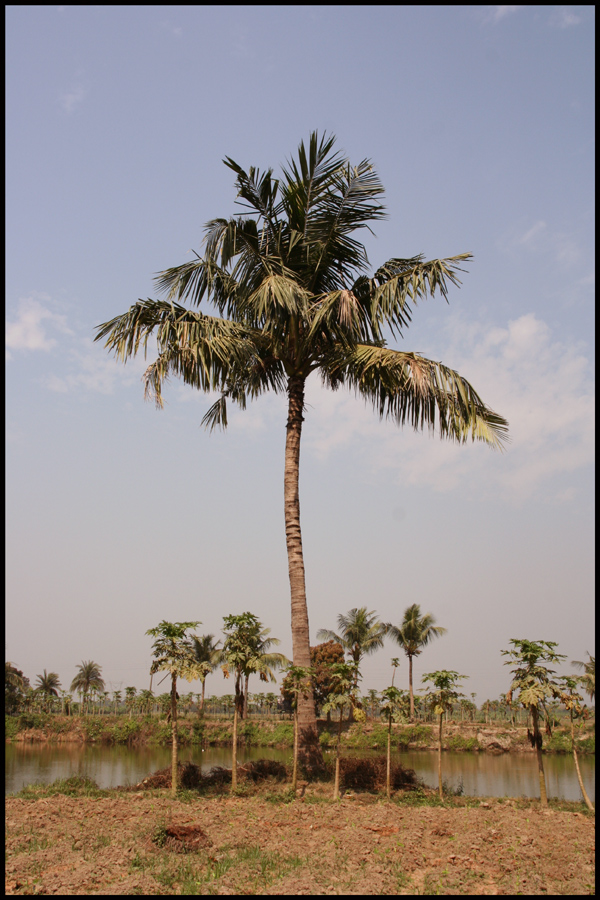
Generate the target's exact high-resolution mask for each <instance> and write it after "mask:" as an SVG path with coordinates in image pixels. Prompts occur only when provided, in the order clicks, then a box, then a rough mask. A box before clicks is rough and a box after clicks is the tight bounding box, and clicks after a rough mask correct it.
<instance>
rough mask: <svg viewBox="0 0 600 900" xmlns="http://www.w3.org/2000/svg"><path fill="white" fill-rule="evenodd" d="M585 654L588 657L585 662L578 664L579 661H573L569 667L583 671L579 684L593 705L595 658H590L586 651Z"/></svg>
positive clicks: (594, 694)
mask: <svg viewBox="0 0 600 900" xmlns="http://www.w3.org/2000/svg"><path fill="white" fill-rule="evenodd" d="M585 652H586V653H587V655H588V661H587V662H580V660H578V659H574V660H573V662H572V663H571V665H572V666H576V668H578V669H583V670H584V672H585V674H584V675H581V676H580V677H579V683H580V684H581V686H582V687H583V689H584V691H585V692H586V694H587V695H588V696H589V698H590V701H591V702H592V703H593V702H594V697H595V696H596V657H595V656H592V655H591V654H590V653H589V652H588V651H587V650H586V651H585Z"/></svg>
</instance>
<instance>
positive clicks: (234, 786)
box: [231, 703, 238, 793]
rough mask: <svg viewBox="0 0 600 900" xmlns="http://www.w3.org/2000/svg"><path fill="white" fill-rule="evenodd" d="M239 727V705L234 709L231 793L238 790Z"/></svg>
mask: <svg viewBox="0 0 600 900" xmlns="http://www.w3.org/2000/svg"><path fill="white" fill-rule="evenodd" d="M237 726H238V705H237V703H236V704H235V705H234V707H233V749H232V751H231V793H233V792H234V791H236V790H237Z"/></svg>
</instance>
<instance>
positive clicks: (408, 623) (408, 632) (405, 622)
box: [385, 603, 447, 721]
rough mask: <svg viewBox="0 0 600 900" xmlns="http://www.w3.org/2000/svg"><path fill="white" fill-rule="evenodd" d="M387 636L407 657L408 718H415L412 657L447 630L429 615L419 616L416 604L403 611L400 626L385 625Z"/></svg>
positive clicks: (418, 654)
mask: <svg viewBox="0 0 600 900" xmlns="http://www.w3.org/2000/svg"><path fill="white" fill-rule="evenodd" d="M385 627H386V632H387V634H388V635H389V636H390V637H391V638H392V639H393V640H395V641H396V643H397V644H398V645H399V646H400V647H402V649H403V650H404V652H405V653H406V655H407V656H408V690H409V693H410V718H411V721H412V720H413V719H414V717H415V698H414V694H413V657H414V656H420V654H421V653H422V652H423V647H426V646H427V644H429V643H430V641H432V640H433V639H434V638H437V637H441V636H442V635H443V634H446V631H447V629H446V628H442V627H441V626H440V625H436V624H435V619H434V617H433V616H432V615H431V613H426V614H425V615H424V616H422V615H421V607H420V606H419V604H418V603H413V604H412V606H409V607H407V608H406V609H405V610H404V618H403V619H402V622H401V623H400V625H398V626H396V625H391V624H389V623H388V624H387V625H386V626H385Z"/></svg>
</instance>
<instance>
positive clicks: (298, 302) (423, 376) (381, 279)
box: [96, 132, 507, 764]
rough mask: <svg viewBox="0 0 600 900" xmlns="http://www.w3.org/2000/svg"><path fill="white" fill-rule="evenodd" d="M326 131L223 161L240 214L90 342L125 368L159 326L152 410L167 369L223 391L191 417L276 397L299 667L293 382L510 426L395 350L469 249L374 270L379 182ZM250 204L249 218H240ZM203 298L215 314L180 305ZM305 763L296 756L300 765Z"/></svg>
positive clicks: (454, 432) (467, 389) (470, 422)
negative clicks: (280, 401)
mask: <svg viewBox="0 0 600 900" xmlns="http://www.w3.org/2000/svg"><path fill="white" fill-rule="evenodd" d="M334 143H335V137H333V136H325V135H324V136H322V137H321V138H319V136H318V134H317V133H316V132H314V133H313V134H311V136H310V140H309V143H308V147H306V146H305V145H304V142H302V143H301V144H300V146H299V149H298V157H297V160H291V161H290V162H289V164H288V165H287V167H284V168H283V172H282V177H281V179H275V178H273V177H272V174H273V173H272V170H271V169H269V170H268V171H266V172H263V173H261V172H260V171H259V170H258V169H255V168H253V167H251V168H250V169H249V170H248V172H246V171H244V169H242V168H241V166H239V165H238V164H237V163H236V162H234V161H233V160H232V159H230V158H228V157H227V158H226V159H225V160H224V162H225V164H226V165H227V166H228V167H229V168H230V169H232V170H233V172H235V174H236V186H237V189H238V197H239V198H240V202H241V203H242V204H243V205H244V206H245V207H246V211H247V212H246V214H244V215H238V216H235V217H230V218H228V219H226V218H220V219H214V220H212V221H210V222H209V223H208V224H207V226H206V242H205V252H204V256H202V257H201V256H198V255H197V259H195V260H192V261H190V262H186V263H184V264H183V265H180V266H176V267H174V268H171V269H167V270H166V271H164V272H162V273H161V274H159V275H158V276H157V278H156V285H157V289H158V290H159V291H163V292H165V294H166V298H165V300H147V301H144V300H139V301H138V302H137V303H135V304H134V305H133V306H132V307H131V308H130V309H129V311H128V312H126V313H124V314H123V315H120V316H117V317H116V318H114V319H112V320H111V321H109V322H105V323H104V324H102V325H100V326H98V328H97V332H98V333H97V335H96V340H100V339H102V338H106V344H105V346H106V347H107V348H108V349H109V350H112V351H114V352H115V353H116V356H117V358H118V359H120V360H121V361H122V362H126V361H127V359H129V358H131V357H133V356H136V355H137V353H138V352H139V351H140V350H141V349H142V348H143V350H144V352H146V350H147V344H148V339H149V338H150V336H151V335H152V334H153V333H155V334H156V338H157V342H158V358H157V359H156V360H155V361H154V362H153V363H152V364H151V365H150V366H149V367H148V368H147V370H146V373H145V395H146V397H153V398H154V400H155V402H156V404H157V406H158V407H162V405H163V401H162V386H163V382H164V381H165V379H166V378H167V377H168V375H169V374H172V373H174V374H176V375H178V376H180V377H182V378H183V381H184V382H185V383H186V384H189V385H191V386H192V387H195V388H197V389H199V390H203V391H206V392H208V391H213V390H216V391H220V392H221V397H220V398H219V399H218V400H217V401H216V403H214V404H213V405H212V406H211V407H210V409H209V410H208V412H207V413H206V415H205V416H204V419H203V422H204V423H205V424H207V425H208V426H210V427H211V428H213V427H215V426H221V427H223V428H224V427H226V425H227V400H231V401H232V402H233V403H236V404H238V406H240V407H241V408H242V409H243V408H245V406H246V403H247V401H248V400H249V399H254V398H256V397H258V396H259V395H261V394H262V393H264V392H266V391H268V390H273V391H275V392H278V393H285V394H287V397H288V417H287V424H286V447H285V472H284V510H285V529H286V541H287V553H288V569H289V578H290V592H291V612H292V615H291V620H292V642H293V659H294V665H297V666H305V667H308V666H310V642H309V622H308V609H307V603H306V587H305V575H304V556H303V550H302V536H301V530H300V501H299V491H298V478H299V465H300V439H301V433H302V422H303V413H304V392H305V384H306V380H307V378H308V377H309V375H310V374H311V373H313V372H319V373H320V375H321V378H322V381H323V383H324V384H325V385H326V386H328V387H330V388H332V389H334V390H335V389H336V388H338V387H339V386H340V385H345V386H347V387H348V388H350V389H354V390H355V391H356V392H358V393H359V394H360V395H361V396H362V397H363V398H364V399H366V400H368V401H369V402H370V403H372V404H373V407H374V409H375V410H376V411H377V412H378V413H379V415H380V416H381V417H392V418H393V419H394V420H395V421H396V422H397V423H398V424H399V425H403V424H406V423H409V424H410V425H412V427H413V428H415V429H416V430H423V429H424V428H425V427H427V428H428V429H429V430H430V431H431V430H433V429H434V428H435V426H436V425H437V426H438V429H439V433H440V436H441V437H444V438H448V439H450V440H455V441H458V442H459V443H464V442H465V441H467V440H468V439H469V438H471V439H472V440H480V441H484V442H486V443H488V444H489V445H490V446H492V447H496V448H500V447H501V446H502V442H503V440H505V439H506V437H507V423H506V421H505V420H504V419H503V418H502V417H501V416H499V415H497V414H496V413H494V412H493V411H492V410H491V409H489V407H487V406H486V405H485V403H484V402H483V401H482V400H481V398H480V397H479V396H478V394H477V393H476V392H475V390H474V389H473V387H472V386H471V385H470V384H469V383H468V381H466V380H465V379H464V378H462V377H461V376H460V375H459V374H458V372H455V371H454V370H452V369H450V368H448V367H447V366H444V365H443V364H442V363H439V362H435V361H433V360H429V359H426V358H424V357H422V356H420V355H419V354H416V353H409V352H405V351H399V350H395V349H391V348H389V347H387V346H386V342H385V337H386V333H389V334H390V335H391V336H392V337H393V338H396V337H397V336H401V335H402V331H403V330H404V329H405V328H406V327H408V325H409V324H410V321H411V318H412V308H411V304H414V305H416V304H417V303H418V302H419V301H421V300H424V299H425V298H426V297H427V296H432V295H434V294H435V293H436V291H437V292H438V293H439V294H441V296H442V297H443V298H444V299H447V295H448V289H449V287H450V285H458V284H459V279H458V275H457V273H458V272H459V271H461V269H460V263H462V262H464V261H465V260H467V259H469V258H470V256H471V254H469V253H463V254H460V255H459V256H454V257H450V258H448V259H442V260H439V259H436V260H432V261H430V262H425V261H424V258H423V256H422V255H419V256H414V257H412V258H410V259H400V258H392V259H390V260H388V261H387V262H386V263H384V264H383V265H382V266H380V268H379V269H377V271H376V272H375V274H374V275H373V276H372V277H368V275H367V274H366V272H367V271H368V269H369V260H368V258H367V254H366V251H365V248H364V246H363V244H361V243H360V242H359V241H358V240H356V237H355V236H353V235H356V233H357V232H358V231H360V230H361V229H364V228H367V229H369V230H370V225H371V224H372V223H374V222H376V221H378V220H380V219H382V218H384V215H385V213H384V206H383V205H382V204H381V203H380V197H381V195H382V194H383V186H382V184H381V182H380V180H379V178H378V176H377V174H376V173H375V171H374V170H373V167H372V165H371V164H370V162H369V160H363V161H362V162H360V163H359V164H358V165H357V166H351V165H350V163H349V161H348V160H347V159H345V158H344V157H343V155H342V154H341V153H339V152H336V151H335V150H334ZM248 213H249V214H248ZM203 299H205V300H207V301H208V302H209V303H211V304H212V306H213V307H214V309H215V310H216V313H218V315H204V314H203V313H201V312H199V311H195V310H192V309H187V308H186V307H184V306H182V305H180V303H181V301H183V300H188V301H189V302H190V303H191V304H192V306H198V305H199V304H200V303H201V301H202V300H203ZM298 715H299V727H300V748H301V753H302V755H303V756H306V757H307V758H310V756H311V753H313V754H314V759H315V762H316V763H319V764H320V762H321V761H322V755H321V752H320V748H319V744H318V737H317V731H316V717H315V707H314V699H313V697H312V695H311V693H310V692H308V694H307V696H306V699H304V696H303V695H302V696H301V697H300V707H299V710H298ZM307 761H308V759H307Z"/></svg>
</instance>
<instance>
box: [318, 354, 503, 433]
mask: <svg viewBox="0 0 600 900" xmlns="http://www.w3.org/2000/svg"><path fill="white" fill-rule="evenodd" d="M321 373H322V377H323V381H324V382H325V383H326V384H327V385H329V386H330V387H332V388H334V389H335V388H337V387H338V386H339V385H340V384H345V385H347V386H349V387H353V388H354V389H355V390H356V391H357V392H358V393H359V394H361V396H363V397H364V398H365V399H366V400H368V401H369V402H371V403H372V404H373V406H374V407H375V409H376V410H377V411H378V412H379V415H380V416H381V417H382V418H384V417H386V418H387V417H391V418H393V419H394V420H395V421H396V422H397V423H398V424H399V425H404V424H406V423H409V424H410V425H412V427H413V428H414V429H415V430H423V429H424V428H425V426H427V427H428V428H429V429H430V430H431V431H433V430H434V429H435V427H436V425H437V427H438V429H439V433H440V436H441V437H444V438H449V439H450V440H456V441H458V442H460V443H464V442H465V441H466V440H468V438H469V436H470V437H471V439H472V440H480V441H485V442H486V443H488V444H489V445H490V446H492V447H494V448H496V449H502V448H503V444H504V443H505V442H507V441H508V423H507V422H506V420H505V419H504V418H502V416H499V415H498V414H497V413H495V412H494V411H493V410H491V409H490V408H489V407H488V406H486V404H485V403H484V402H483V400H482V399H481V398H480V397H479V395H478V394H477V392H476V391H475V389H474V388H473V387H472V386H471V385H470V384H469V382H468V381H467V380H466V379H465V378H463V377H462V376H461V375H459V374H458V372H456V371H454V370H453V369H450V368H448V367H447V366H444V365H443V364H442V363H439V362H434V361H433V360H429V359H426V358H425V357H423V356H420V355H419V354H417V353H404V352H402V351H399V350H391V349H389V348H387V347H381V346H372V345H366V344H359V345H357V346H356V348H355V349H354V350H353V351H352V352H350V353H348V352H342V351H333V352H332V353H330V354H329V356H328V358H326V359H325V360H324V361H323V365H322V366H321Z"/></svg>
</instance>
